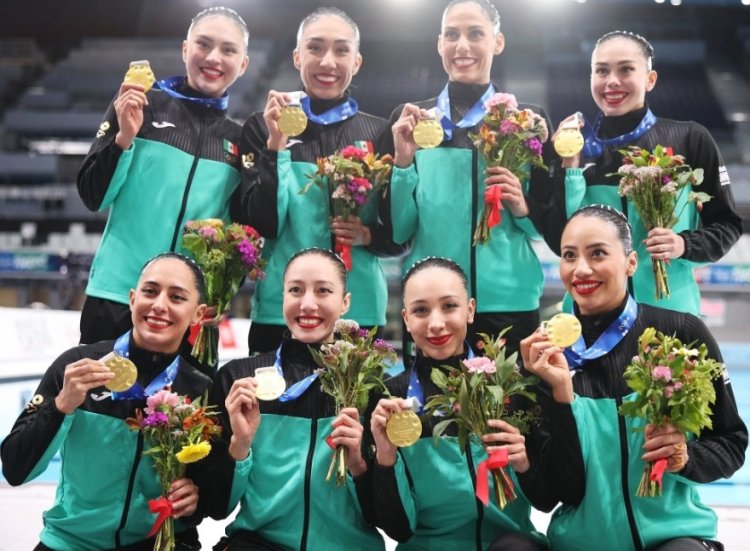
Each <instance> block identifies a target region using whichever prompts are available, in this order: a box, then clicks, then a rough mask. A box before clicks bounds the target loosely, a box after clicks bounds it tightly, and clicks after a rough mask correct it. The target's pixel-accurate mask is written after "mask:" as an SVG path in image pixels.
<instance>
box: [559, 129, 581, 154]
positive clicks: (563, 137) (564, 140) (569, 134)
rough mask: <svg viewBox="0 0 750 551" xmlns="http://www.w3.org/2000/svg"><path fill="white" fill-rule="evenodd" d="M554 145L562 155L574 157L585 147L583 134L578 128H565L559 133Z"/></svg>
mask: <svg viewBox="0 0 750 551" xmlns="http://www.w3.org/2000/svg"><path fill="white" fill-rule="evenodd" d="M554 145H555V151H557V154H558V155H560V157H563V158H566V157H573V156H574V155H577V154H578V153H580V152H581V149H583V134H581V131H580V130H578V128H563V129H561V130H560V132H559V133H558V134H557V137H556V138H555V143H554Z"/></svg>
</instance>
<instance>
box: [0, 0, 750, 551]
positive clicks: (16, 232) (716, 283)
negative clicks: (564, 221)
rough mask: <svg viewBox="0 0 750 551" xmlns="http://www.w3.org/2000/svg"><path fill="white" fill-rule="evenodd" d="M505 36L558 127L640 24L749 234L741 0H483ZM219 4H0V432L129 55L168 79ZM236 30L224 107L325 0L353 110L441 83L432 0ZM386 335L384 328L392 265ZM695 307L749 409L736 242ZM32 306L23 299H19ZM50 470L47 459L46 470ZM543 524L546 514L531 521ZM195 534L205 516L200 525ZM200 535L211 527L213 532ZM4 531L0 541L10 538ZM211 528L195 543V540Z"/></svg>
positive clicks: (17, 520)
mask: <svg viewBox="0 0 750 551" xmlns="http://www.w3.org/2000/svg"><path fill="white" fill-rule="evenodd" d="M495 3H496V5H497V6H498V8H499V10H500V13H501V17H502V29H501V30H502V31H503V32H504V33H505V36H506V48H505V51H504V53H503V54H502V55H501V56H500V57H499V58H498V59H497V60H496V61H495V67H494V70H493V79H494V80H495V81H496V82H498V83H499V84H500V85H501V87H502V88H503V90H504V91H508V92H511V93H514V94H516V95H517V96H518V97H519V98H521V99H522V100H523V101H526V102H532V103H538V104H541V105H544V106H545V107H546V108H547V109H548V111H549V113H550V115H551V117H552V118H553V122H554V123H555V125H556V124H557V122H559V120H560V119H562V118H564V117H565V116H567V115H568V114H570V113H572V112H574V111H576V110H580V111H582V112H583V113H584V114H586V115H588V116H592V115H593V114H594V113H595V108H594V104H593V101H592V100H591V98H590V93H589V87H588V73H589V56H590V52H591V49H592V46H593V42H594V40H595V39H596V38H597V37H598V36H600V35H601V34H603V33H604V32H606V31H609V30H613V29H627V30H631V31H634V32H637V33H639V34H642V35H644V36H646V37H647V38H648V39H649V40H650V41H651V42H652V44H653V45H654V48H655V51H656V58H655V68H656V69H657V70H658V71H659V75H660V78H659V81H658V84H657V87H656V89H655V90H654V92H652V93H651V94H650V95H649V102H650V104H651V106H652V108H653V109H654V111H655V113H656V114H657V115H659V116H664V117H670V118H676V119H690V120H696V121H698V122H701V123H702V124H704V125H705V126H707V127H708V128H709V129H710V130H711V132H712V134H713V136H714V138H715V139H716V141H717V142H718V143H719V145H720V148H721V151H722V154H723V156H724V160H725V161H726V163H727V165H728V170H729V175H730V177H731V179H732V186H733V190H734V194H735V199H736V201H737V205H738V208H739V210H740V212H741V214H742V216H743V218H744V219H745V231H746V232H750V223H748V216H749V215H750V5H746V4H750V0H742V1H740V0H701V1H699V0H682V1H681V2H680V1H679V0H671V2H670V1H669V0H667V1H662V2H654V1H653V0H585V1H584V0H577V1H572V0H496V2H495ZM218 4H219V2H209V1H199V0H124V1H123V0H120V1H115V0H91V1H81V0H73V1H51V0H44V1H41V0H31V1H27V2H3V3H2V5H0V437H2V435H4V434H6V433H7V431H8V430H9V429H10V426H11V424H12V422H13V420H14V419H15V417H16V415H17V414H18V411H20V409H21V408H22V407H23V405H24V404H25V403H26V401H27V400H28V398H29V396H30V395H31V393H32V392H33V390H34V388H35V386H36V382H37V380H38V377H39V375H40V374H41V373H42V372H43V371H44V369H45V368H46V367H47V365H48V364H49V361H50V360H51V359H52V358H53V357H55V356H56V355H57V354H59V353H60V352H61V351H62V350H63V349H64V348H66V347H67V346H71V345H73V344H75V343H76V342H77V333H76V331H77V321H78V320H77V309H79V308H80V304H81V302H82V296H83V290H84V288H85V283H86V277H87V271H88V266H89V265H90V262H91V258H92V255H93V253H94V252H95V250H96V246H97V244H98V240H99V235H100V233H101V231H102V229H103V227H104V223H105V221H106V213H91V212H88V211H87V210H86V209H85V207H84V206H83V204H82V203H81V201H80V199H79V197H78V195H77V192H76V189H75V174H76V171H77V169H78V166H79V165H80V162H81V160H82V159H83V155H85V153H86V151H87V150H88V146H89V143H90V141H91V139H92V137H93V135H94V133H95V132H96V130H97V128H98V126H99V123H100V122H101V118H102V115H103V113H104V111H105V109H106V107H107V105H108V103H109V102H110V101H111V99H112V97H113V95H114V93H115V91H116V90H117V86H118V84H119V82H120V81H121V80H122V75H123V74H124V72H125V69H126V68H127V64H128V62H129V61H131V60H134V59H149V60H150V62H151V66H152V68H153V69H154V71H155V73H156V75H157V78H161V77H166V76H171V75H173V74H182V73H183V72H184V65H183V63H182V60H181V57H180V47H181V42H182V40H183V38H184V34H185V31H186V29H187V27H188V25H189V21H190V18H191V17H192V16H193V15H195V13H197V12H198V11H199V10H201V9H202V8H205V7H208V6H210V5H218ZM221 4H223V5H226V6H229V7H232V8H234V9H235V10H237V11H238V12H239V13H240V14H241V15H242V16H243V18H244V19H245V20H246V21H247V23H248V26H249V28H250V33H251V37H250V67H249V69H248V72H247V73H246V75H245V76H244V77H243V78H242V79H241V80H240V81H238V82H237V83H236V84H235V85H234V86H233V87H232V88H231V89H230V93H231V99H230V113H231V114H232V116H233V117H235V118H236V119H237V120H239V121H243V120H244V119H245V118H246V117H247V116H248V115H249V114H250V113H252V112H253V111H256V110H260V109H262V107H263V105H264V103H265V96H266V92H267V90H268V89H269V88H274V89H278V90H285V91H288V90H296V89H299V88H300V82H299V76H298V74H297V72H296V71H295V70H294V68H293V67H292V64H291V51H292V49H293V47H294V40H295V35H296V30H297V25H298V23H299V21H300V19H301V18H302V17H303V16H304V15H305V14H307V13H309V12H310V11H312V10H313V9H314V8H316V7H318V6H319V5H336V6H338V7H340V8H342V9H344V10H345V11H347V12H348V13H349V14H350V15H351V16H352V17H353V19H354V20H355V21H357V23H358V24H359V26H360V30H361V35H362V44H361V53H362V55H363V57H364V64H363V67H362V70H361V71H360V73H359V75H358V76H357V77H355V79H354V82H353V94H354V96H355V97H356V98H357V100H358V101H359V103H360V107H361V108H362V109H363V110H365V111H368V112H371V113H374V114H378V115H382V116H388V115H389V114H390V113H391V111H392V110H393V109H394V108H395V107H396V106H397V105H398V104H400V103H402V102H404V101H407V100H414V99H420V98H426V97H431V96H434V95H435V94H436V93H437V92H439V90H440V89H441V87H442V86H443V84H444V81H445V74H444V72H443V69H442V66H441V62H440V58H439V56H438V55H437V51H436V40H437V34H438V30H439V26H440V16H441V12H442V8H443V6H444V5H445V2H443V1H440V2H438V1H436V0H378V1H354V0H350V1H341V0H339V1H331V2H328V3H321V2H312V1H308V0H226V1H225V2H223V3H221ZM539 256H540V258H541V259H542V260H543V262H544V266H545V273H546V276H547V282H546V287H545V295H544V297H543V302H544V307H545V313H550V312H552V311H554V309H555V307H556V304H557V303H558V301H559V299H560V296H561V295H562V286H561V285H560V283H559V280H558V278H557V259H556V257H555V256H554V255H552V254H551V252H549V251H548V250H547V249H546V247H543V246H540V247H539ZM387 270H388V274H389V279H390V282H391V289H392V291H393V292H392V293H391V294H392V300H391V301H390V306H389V319H390V320H392V321H391V323H390V324H389V327H388V334H389V335H390V336H392V337H393V338H395V337H396V336H397V332H398V331H399V329H400V328H399V323H398V319H399V314H398V312H399V309H400V304H399V302H398V301H399V297H398V293H397V292H395V290H396V289H397V287H398V277H399V273H400V264H399V261H398V259H394V260H391V261H388V262H387ZM698 276H699V278H700V280H701V287H702V291H703V303H702V313H703V315H704V319H705V320H706V322H707V323H708V324H709V325H710V326H711V328H712V330H713V331H714V332H715V334H716V336H717V338H718V339H719V340H720V343H721V346H722V350H723V352H724V354H725V359H726V361H727V364H728V366H729V369H730V372H731V374H732V378H733V383H734V389H735V393H736V395H737V399H738V403H739V405H740V409H741V411H742V412H743V416H744V418H745V419H746V421H748V420H750V315H749V314H748V311H749V309H750V292H749V291H750V236H748V235H747V233H746V234H745V235H744V236H743V238H742V239H741V241H740V242H739V243H738V244H737V245H736V246H735V247H734V248H733V250H732V251H731V252H730V254H729V255H727V257H725V258H724V259H723V260H722V261H721V262H720V263H717V264H715V265H712V266H707V267H705V268H701V269H700V270H699V271H698ZM250 293H251V288H250V287H249V286H247V287H245V288H243V290H242V292H241V294H240V296H238V298H237V300H236V301H235V303H234V305H233V310H232V314H233V319H232V321H231V322H230V323H229V324H227V325H226V327H224V329H223V334H222V352H223V359H227V358H229V357H233V356H237V355H241V354H243V353H244V352H245V345H244V342H245V338H244V337H245V335H246V332H247V321H246V318H247V314H248V309H249V296H250ZM29 307H31V308H29ZM53 467H54V465H53ZM55 477H56V472H55V470H54V468H52V469H51V470H50V472H48V473H46V474H45V476H44V477H42V481H41V482H40V483H39V484H33V485H30V486H28V487H25V488H23V489H9V488H8V486H7V484H5V482H4V481H2V479H1V478H0V496H1V497H0V533H2V534H3V535H4V537H3V538H2V539H3V540H4V541H0V549H8V550H10V549H13V550H15V549H29V548H31V547H32V546H33V543H34V542H35V541H37V540H36V534H37V533H38V530H39V527H40V526H41V517H40V512H41V510H43V509H44V508H45V507H46V506H48V504H49V503H50V502H51V495H52V484H50V483H51V482H54V480H55ZM704 498H705V499H706V501H708V502H709V503H711V504H713V505H717V506H720V507H719V513H720V518H721V525H720V535H721V536H723V537H724V540H725V542H726V543H728V546H727V549H730V550H734V549H750V543H749V542H747V540H746V538H743V537H742V536H741V529H742V527H743V526H744V528H745V530H746V527H747V526H748V523H749V522H750V469H749V468H748V467H747V466H746V467H745V468H744V469H743V470H742V471H740V473H738V474H737V475H735V477H733V479H732V480H731V481H728V482H721V483H717V484H712V485H709V486H708V487H707V489H706V492H705V494H704ZM540 522H541V523H542V525H544V522H545V519H544V518H541V520H540ZM206 530H208V531H209V533H210V534H213V533H214V532H213V531H217V530H218V527H217V526H209V527H207V528H206ZM212 530H213V531H212ZM7 535H10V536H11V537H10V538H8V537H7ZM208 541H209V540H206V543H208Z"/></svg>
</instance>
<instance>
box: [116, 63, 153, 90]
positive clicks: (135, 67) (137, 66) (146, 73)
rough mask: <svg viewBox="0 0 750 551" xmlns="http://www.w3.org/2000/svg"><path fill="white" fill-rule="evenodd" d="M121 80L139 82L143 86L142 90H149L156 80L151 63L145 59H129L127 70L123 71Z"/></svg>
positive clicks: (129, 82)
mask: <svg viewBox="0 0 750 551" xmlns="http://www.w3.org/2000/svg"><path fill="white" fill-rule="evenodd" d="M123 82H125V83H127V84H140V85H141V86H143V92H144V93H146V92H148V91H149V90H151V86H153V85H154V82H156V78H155V77H154V73H153V71H152V70H151V65H150V64H149V62H148V60H147V59H144V60H141V61H131V62H130V68H129V69H128V72H127V73H125V78H124V79H123Z"/></svg>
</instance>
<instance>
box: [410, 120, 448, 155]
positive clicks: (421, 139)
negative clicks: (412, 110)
mask: <svg viewBox="0 0 750 551" xmlns="http://www.w3.org/2000/svg"><path fill="white" fill-rule="evenodd" d="M413 136H414V143H415V144H417V145H418V146H419V147H421V148H422V149H431V148H433V147H437V146H439V145H440V144H441V143H443V127H442V126H441V125H440V121H439V120H437V119H422V120H421V121H419V122H418V123H417V125H416V126H415V127H414V133H413Z"/></svg>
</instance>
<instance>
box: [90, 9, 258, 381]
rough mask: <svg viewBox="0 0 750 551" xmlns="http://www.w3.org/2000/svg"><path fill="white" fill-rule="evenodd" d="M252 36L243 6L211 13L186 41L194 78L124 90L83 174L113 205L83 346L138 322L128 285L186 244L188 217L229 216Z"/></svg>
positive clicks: (103, 205)
mask: <svg viewBox="0 0 750 551" xmlns="http://www.w3.org/2000/svg"><path fill="white" fill-rule="evenodd" d="M247 39H248V32H247V27H246V25H245V22H244V21H243V20H242V18H241V17H240V16H239V15H237V13H235V12H234V11H233V10H230V9H228V8H220V7H215V8H209V9H206V10H203V11H202V12H200V13H199V14H198V15H196V16H195V18H194V19H193V21H192V23H191V25H190V29H189V31H188V34H187V37H186V39H185V41H184V42H183V45H182V56H183V60H184V62H185V71H186V74H187V77H182V76H179V77H172V78H167V79H164V80H160V81H158V82H157V83H156V84H155V85H154V87H153V88H152V89H151V90H149V91H145V89H144V87H143V86H141V85H139V84H135V83H123V84H122V85H121V86H120V89H119V91H118V94H117V97H116V98H115V100H114V102H113V103H112V105H111V106H110V108H109V109H108V111H107V113H106V115H105V120H104V121H103V122H102V124H101V126H100V127H99V131H98V132H97V133H96V135H97V137H96V139H95V140H94V142H93V144H92V146H91V149H90V151H89V153H88V155H87V156H86V158H85V159H84V161H83V164H82V165H81V168H80V169H79V172H78V192H79V194H80V196H81V198H82V199H83V202H84V203H85V204H86V206H87V207H88V208H89V209H91V210H105V209H107V208H109V209H110V210H109V218H108V221H107V227H106V230H105V232H104V235H103V237H102V241H101V243H100V245H99V249H98V250H97V253H96V256H95V257H94V261H93V265H92V269H91V274H90V278H89V282H88V286H87V287H86V295H87V296H86V302H85V303H84V306H83V311H82V313H81V342H83V343H91V342H97V341H100V340H103V339H111V338H116V337H117V336H119V335H120V334H122V333H123V332H124V331H126V330H127V329H129V328H130V327H131V322H130V315H129V312H128V302H129V295H128V290H129V289H130V286H131V285H132V282H133V281H134V280H135V279H136V278H137V276H138V270H139V268H140V266H141V265H142V264H143V262H145V261H146V259H148V258H150V257H151V256H153V255H154V254H156V253H158V252H160V251H167V250H172V251H179V250H181V243H182V234H183V226H184V225H185V223H186V222H187V221H188V220H200V219H206V218H222V219H225V220H226V219H228V217H229V203H230V201H231V198H232V195H233V193H234V191H235V189H236V188H237V187H238V185H239V182H240V173H239V167H240V159H239V156H238V155H237V151H238V148H237V144H238V143H239V139H240V126H239V125H238V124H237V123H235V122H232V121H231V120H229V119H228V118H227V106H228V101H229V96H228V94H227V89H228V88H229V86H230V85H231V84H232V83H234V82H235V81H236V80H237V79H238V78H239V77H240V76H242V74H243V73H244V72H245V70H246V68H247V65H248V57H247ZM123 70H124V68H123ZM92 133H93V131H92ZM195 144H198V145H195ZM196 175H198V176H196ZM206 370H207V372H209V373H210V372H212V367H211V366H207V367H206Z"/></svg>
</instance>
